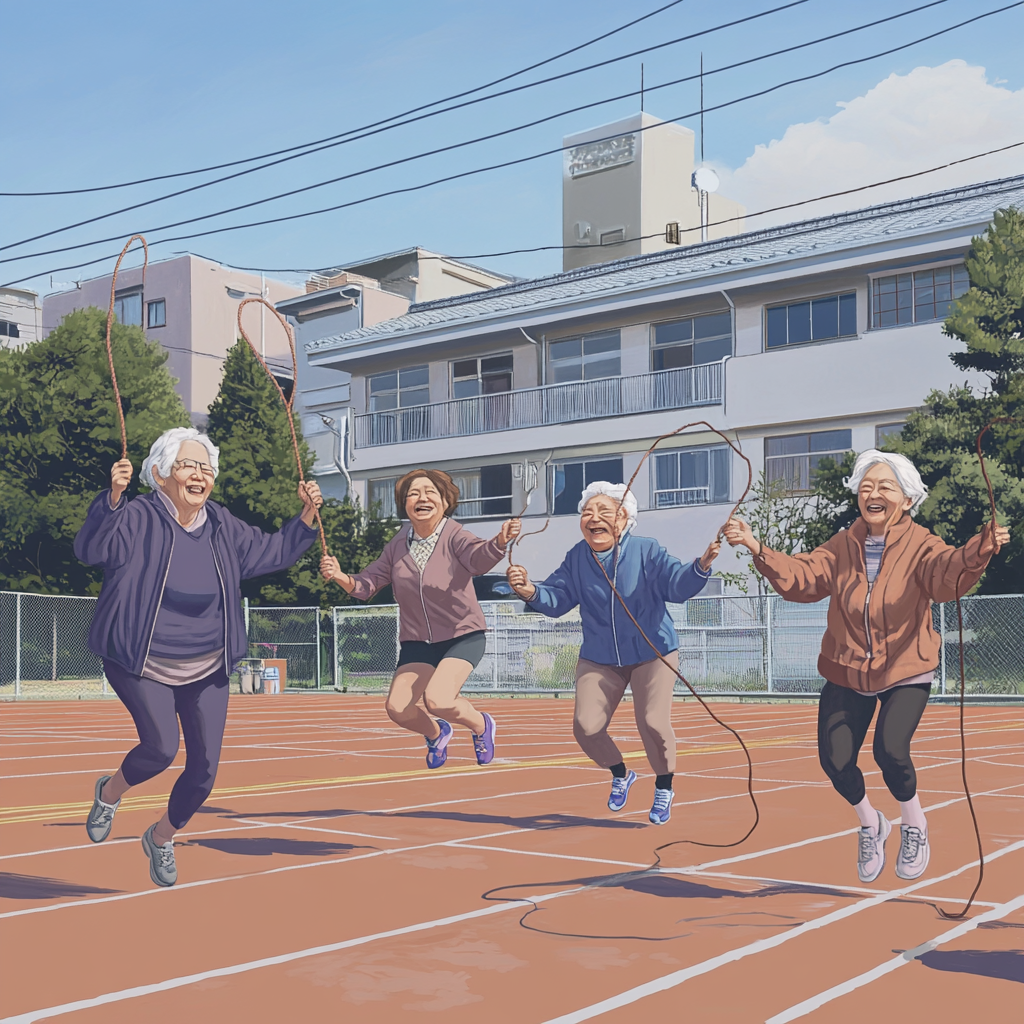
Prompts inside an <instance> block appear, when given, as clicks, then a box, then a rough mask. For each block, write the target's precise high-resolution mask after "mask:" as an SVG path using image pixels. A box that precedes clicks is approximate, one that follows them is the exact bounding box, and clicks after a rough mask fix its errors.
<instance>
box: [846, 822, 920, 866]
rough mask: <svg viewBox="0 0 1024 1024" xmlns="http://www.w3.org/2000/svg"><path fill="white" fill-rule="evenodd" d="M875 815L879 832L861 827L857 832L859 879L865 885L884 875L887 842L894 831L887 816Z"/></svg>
mask: <svg viewBox="0 0 1024 1024" xmlns="http://www.w3.org/2000/svg"><path fill="white" fill-rule="evenodd" d="M875 813H876V814H877V815H878V829H877V831H876V830H875V829H873V828H868V827H867V826H861V828H860V829H858V832H857V842H858V847H857V877H858V878H859V879H860V880H861V881H862V882H865V883H866V882H873V881H874V880H875V879H876V878H877V877H878V876H879V875H880V874H881V873H882V868H884V867H885V841H886V839H888V838H889V833H890V832H891V831H892V825H890V824H889V822H888V820H887V819H886V817H885V815H884V814H882V812H881V811H876V812H875ZM921 870H922V871H923V870H924V869H923V868H922V869H921Z"/></svg>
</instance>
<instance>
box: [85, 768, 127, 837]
mask: <svg viewBox="0 0 1024 1024" xmlns="http://www.w3.org/2000/svg"><path fill="white" fill-rule="evenodd" d="M109 781H110V776H109V775H101V776H100V777H99V778H98V779H97V780H96V794H95V796H94V797H93V801H92V810H91V811H90V812H89V817H88V818H86V819H85V831H86V834H87V835H88V836H89V838H90V839H91V840H92V841H93V842H94V843H102V842H103V840H104V839H106V838H107V836H109V835H110V826H111V825H113V824H114V811H116V810H117V808H118V807H119V806H120V804H121V801H120V800H118V801H117V803H113V804H105V803H104V802H103V801H102V799H100V794H101V793H102V792H103V787H104V786H105V785H106V784H107V783H108V782H109Z"/></svg>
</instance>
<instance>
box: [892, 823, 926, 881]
mask: <svg viewBox="0 0 1024 1024" xmlns="http://www.w3.org/2000/svg"><path fill="white" fill-rule="evenodd" d="M930 856H931V851H930V847H929V846H928V828H927V826H925V828H923V829H920V828H918V827H917V826H916V825H900V852H899V854H898V855H897V857H896V874H897V876H898V877H899V878H906V879H911V878H920V877H921V875H923V874H924V869H925V868H926V867H928V859H929V857H930Z"/></svg>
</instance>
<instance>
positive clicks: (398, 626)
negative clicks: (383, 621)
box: [395, 604, 402, 665]
mask: <svg viewBox="0 0 1024 1024" xmlns="http://www.w3.org/2000/svg"><path fill="white" fill-rule="evenodd" d="M401 632H402V614H401V612H400V611H399V609H398V605H397V604H396V605H395V664H396V665H397V664H398V659H399V658H400V657H401V656H402V641H401V640H399V639H398V637H399V634H400V633H401Z"/></svg>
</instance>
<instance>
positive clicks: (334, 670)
mask: <svg viewBox="0 0 1024 1024" xmlns="http://www.w3.org/2000/svg"><path fill="white" fill-rule="evenodd" d="M331 628H332V629H333V631H334V646H333V647H332V648H331V685H332V686H333V687H334V689H335V690H337V689H338V609H337V608H332V609H331Z"/></svg>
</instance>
